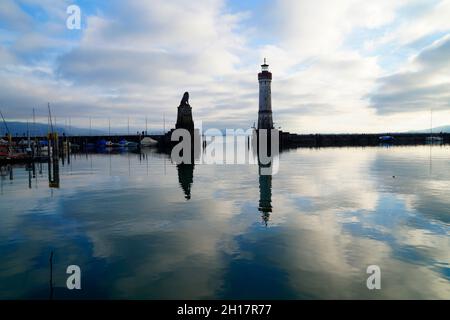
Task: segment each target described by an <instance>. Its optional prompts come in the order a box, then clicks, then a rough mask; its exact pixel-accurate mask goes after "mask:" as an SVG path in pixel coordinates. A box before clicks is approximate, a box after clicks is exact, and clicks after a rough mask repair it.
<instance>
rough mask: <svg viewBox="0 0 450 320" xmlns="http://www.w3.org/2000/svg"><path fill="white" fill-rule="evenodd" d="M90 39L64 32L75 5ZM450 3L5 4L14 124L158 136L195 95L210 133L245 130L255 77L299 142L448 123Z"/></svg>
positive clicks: (0, 24) (2, 16) (3, 69)
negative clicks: (267, 76)
mask: <svg viewBox="0 0 450 320" xmlns="http://www.w3.org/2000/svg"><path fill="white" fill-rule="evenodd" d="M71 4H76V5H78V6H79V7H80V9H81V29H80V30H70V29H68V28H67V27H66V19H67V17H68V14H67V12H66V10H67V7H68V6H69V5H71ZM449 17H450V0H442V1H439V0H427V1H424V0H412V1H404V0H394V1H392V0H377V1H372V2H370V3H369V2H367V1H363V0H337V1H325V0H314V1H298V0H273V1H266V0H260V1H257V0H244V1H237V0H236V1H231V0H228V1H224V0H196V1H185V0H171V1H167V0H147V1H144V0H129V1H120V0H108V1H93V0H83V1H81V0H78V1H76V0H71V1H66V0H60V1H54V0H40V1H37V0H2V1H0V82H1V86H0V108H1V110H2V111H3V113H4V115H5V116H6V117H7V119H8V120H23V121H26V120H27V119H31V116H32V109H33V108H35V109H36V113H37V115H38V120H42V121H43V122H45V121H46V118H45V116H46V104H47V102H50V103H51V105H52V110H53V112H54V114H55V116H56V118H57V121H58V122H59V124H61V125H62V124H65V123H68V121H69V119H70V122H71V124H72V125H75V126H84V127H86V126H88V125H89V117H91V118H92V122H93V126H94V127H99V128H100V127H107V126H108V119H109V118H110V119H111V122H112V125H113V126H115V127H125V126H126V125H127V118H128V117H130V121H131V124H132V126H133V127H135V128H140V129H143V127H144V126H145V117H148V119H149V128H150V129H154V130H157V129H160V128H161V127H162V125H163V115H165V118H166V121H167V126H173V122H174V121H175V118H176V107H177V106H178V104H179V101H180V99H181V97H182V94H183V92H184V91H189V92H190V95H191V99H190V103H191V106H192V107H193V112H194V117H195V120H202V121H203V126H204V127H205V126H206V127H217V128H248V127H250V126H251V125H252V124H253V122H254V121H256V117H257V106H258V82H257V73H258V72H259V70H260V64H261V62H262V60H263V58H264V57H267V59H268V62H269V64H270V68H271V71H272V72H273V76H274V80H273V84H272V92H273V102H272V103H273V111H274V121H275V125H276V126H281V127H282V128H283V129H284V130H289V131H291V132H299V133H309V132H311V133H316V132H384V131H386V132H387V131H403V130H410V129H423V128H428V127H429V123H430V110H431V109H433V110H434V112H433V115H434V116H433V122H434V123H433V124H434V125H435V126H439V125H448V124H450V59H449V58H450V18H449Z"/></svg>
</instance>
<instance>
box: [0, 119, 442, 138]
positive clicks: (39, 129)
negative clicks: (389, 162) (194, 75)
mask: <svg viewBox="0 0 450 320" xmlns="http://www.w3.org/2000/svg"><path fill="white" fill-rule="evenodd" d="M6 124H7V125H8V129H9V131H10V132H11V134H12V135H13V136H26V135H27V130H29V131H30V136H34V135H37V136H43V135H46V134H47V132H48V131H49V129H48V125H47V124H44V123H36V124H35V125H33V124H32V123H30V124H28V125H27V123H26V122H18V121H7V122H6ZM27 128H28V129H27ZM53 130H55V131H56V132H58V134H60V135H62V134H63V133H66V134H67V135H75V136H87V135H89V134H91V135H106V134H108V128H106V129H103V128H102V129H92V130H90V129H86V128H78V127H70V128H64V127H61V126H56V127H54V128H53ZM130 132H131V133H136V130H133V129H130ZM429 132H430V129H423V130H410V131H407V133H429ZM440 132H443V133H450V125H448V126H441V127H436V128H433V133H440ZM149 133H151V132H150V131H149ZM153 133H156V132H153ZM159 133H160V132H158V134H159ZM111 134H113V135H114V134H127V129H126V128H115V129H114V131H112V132H111ZM5 135H6V128H5V125H4V124H3V123H2V122H0V136H5Z"/></svg>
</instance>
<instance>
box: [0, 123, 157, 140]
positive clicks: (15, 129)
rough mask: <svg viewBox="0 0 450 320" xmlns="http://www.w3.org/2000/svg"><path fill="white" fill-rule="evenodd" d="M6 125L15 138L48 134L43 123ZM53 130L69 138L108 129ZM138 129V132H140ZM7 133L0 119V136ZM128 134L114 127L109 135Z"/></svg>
mask: <svg viewBox="0 0 450 320" xmlns="http://www.w3.org/2000/svg"><path fill="white" fill-rule="evenodd" d="M6 125H7V126H8V129H9V132H11V134H12V135H13V136H14V137H16V136H27V132H28V130H29V132H30V136H32V137H33V136H35V135H36V136H45V135H47V133H48V132H49V128H48V124H46V123H45V124H44V123H36V124H34V125H33V123H29V124H27V123H26V122H20V121H6ZM53 130H54V131H55V132H58V134H59V135H62V134H63V133H65V134H66V135H71V136H88V135H93V136H96V135H99V136H100V135H107V134H108V132H109V129H108V128H97V129H92V130H90V129H88V128H79V127H73V126H72V127H70V128H69V127H68V126H67V127H64V126H53ZM137 131H138V130H137V129H135V128H132V127H130V134H135V133H136V132H137ZM141 131H142V129H140V131H139V132H141ZM6 133H7V131H6V127H5V124H4V123H3V122H2V121H1V119H0V136H5V135H6ZM148 133H149V134H160V132H159V131H154V130H152V131H150V130H149V131H148ZM126 134H128V128H124V127H114V128H111V135H126Z"/></svg>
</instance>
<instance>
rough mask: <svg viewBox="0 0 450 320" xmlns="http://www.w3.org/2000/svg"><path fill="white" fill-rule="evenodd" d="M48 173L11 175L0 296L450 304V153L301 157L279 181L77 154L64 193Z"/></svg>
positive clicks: (166, 162)
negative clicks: (73, 286)
mask: <svg viewBox="0 0 450 320" xmlns="http://www.w3.org/2000/svg"><path fill="white" fill-rule="evenodd" d="M41 170H42V171H41ZM47 171H48V167H47V165H46V164H44V165H42V168H40V167H39V166H38V167H37V168H36V177H33V176H32V172H30V171H27V170H26V168H25V167H23V166H22V167H14V168H13V172H12V176H10V173H9V172H3V176H2V177H1V182H0V183H1V190H0V225H1V227H0V299H16V298H19V299H24V298H32V299H49V298H50V297H52V298H54V299H66V298H70V299H86V298H87V299H97V298H102V299H103V298H105V299H178V298H180V299H185V298H188V299H206V298H212V299H215V298H232V299H241V298H253V299H260V298H274V299H316V298H318V299H329V298H337V299H347V298H356V299H360V298H368V299H380V298H402V299H403V298H405V299H410V298H418V299H425V298H428V299H430V298H446V299H450V237H449V233H450V147H449V146H432V147H431V146H418V147H391V148H383V147H376V148H326V149H296V150H291V151H288V152H284V153H282V154H281V156H280V169H279V172H278V174H276V175H273V176H260V175H259V174H258V166H257V165H201V164H197V165H194V166H176V165H174V164H172V163H171V162H170V159H169V157H168V156H167V155H164V154H159V153H157V152H156V151H153V150H144V151H143V154H134V153H122V154H88V155H86V154H78V155H74V156H73V157H72V159H71V162H70V164H68V163H67V162H66V163H65V164H64V166H63V165H62V164H60V167H59V173H60V179H59V188H49V179H48V175H47ZM30 177H31V180H30ZM11 178H12V180H11ZM52 251H53V266H52V269H53V272H52V281H51V282H52V283H53V286H51V285H50V264H49V257H50V254H51V252H52ZM69 265H78V266H80V268H81V270H82V290H79V291H77V290H73V291H69V290H68V289H66V279H67V277H68V275H67V274H66V268H67V266H69ZM369 265H378V266H379V267H380V268H381V279H382V280H381V286H382V288H381V290H368V289H367V287H366V279H367V277H368V276H369V275H368V274H367V273H366V269H367V267H368V266H369ZM52 287H53V288H52Z"/></svg>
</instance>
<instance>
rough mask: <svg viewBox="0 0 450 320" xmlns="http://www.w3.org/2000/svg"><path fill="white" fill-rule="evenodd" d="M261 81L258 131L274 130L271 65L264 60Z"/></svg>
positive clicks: (260, 75) (259, 79)
mask: <svg viewBox="0 0 450 320" xmlns="http://www.w3.org/2000/svg"><path fill="white" fill-rule="evenodd" d="M258 81H259V112H258V129H273V119H272V90H271V84H272V73H271V72H269V65H268V64H267V63H266V58H264V64H263V65H261V72H260V73H258Z"/></svg>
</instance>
